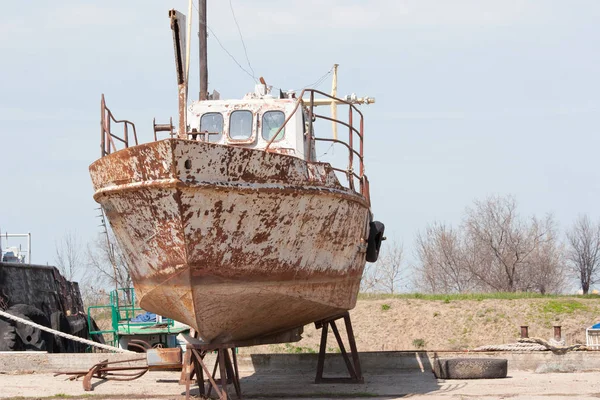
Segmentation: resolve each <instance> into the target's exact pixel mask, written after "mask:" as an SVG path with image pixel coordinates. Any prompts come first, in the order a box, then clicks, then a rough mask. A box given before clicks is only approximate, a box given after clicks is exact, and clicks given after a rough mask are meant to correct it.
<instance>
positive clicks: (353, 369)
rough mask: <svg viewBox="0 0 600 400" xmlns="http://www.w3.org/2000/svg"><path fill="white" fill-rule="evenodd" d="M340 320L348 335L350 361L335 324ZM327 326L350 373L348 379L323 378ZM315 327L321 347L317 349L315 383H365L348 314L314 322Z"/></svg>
mask: <svg viewBox="0 0 600 400" xmlns="http://www.w3.org/2000/svg"><path fill="white" fill-rule="evenodd" d="M342 318H343V319H344V323H345V324H346V333H347V334H348V343H349V345H350V352H351V355H352V360H350V358H349V357H348V353H347V352H346V348H345V347H344V342H343V341H342V337H341V336H340V332H339V331H338V328H337V326H336V324H335V321H337V320H338V319H342ZM329 326H331V330H332V331H333V334H334V335H335V338H336V340H337V342H338V345H339V346H340V352H341V353H342V357H343V358H344V362H345V363H346V368H348V372H349V373H350V377H349V378H341V377H340V378H323V368H324V366H325V353H326V351H327V334H328V333H329V332H328V330H329V329H328V328H329ZM315 327H316V328H317V329H321V347H320V349H319V361H318V364H317V376H316V378H315V383H365V380H364V378H363V376H362V371H361V369H360V360H359V359H358V350H357V349H356V341H355V340H354V331H353V330H352V322H350V314H349V313H348V312H345V313H343V314H339V315H336V316H334V317H331V318H327V319H324V320H321V321H317V322H315Z"/></svg>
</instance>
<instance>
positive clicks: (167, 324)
mask: <svg viewBox="0 0 600 400" xmlns="http://www.w3.org/2000/svg"><path fill="white" fill-rule="evenodd" d="M109 301H110V304H108V305H102V306H90V307H88V312H87V318H88V326H89V327H90V328H89V329H90V331H89V334H90V336H91V335H96V334H102V335H105V339H106V341H107V344H110V345H112V346H115V347H119V348H122V349H129V350H133V351H136V350H140V349H141V348H142V346H140V344H139V343H140V341H143V342H145V343H147V344H148V345H150V346H151V347H159V346H160V347H176V346H179V345H180V343H179V341H178V340H177V335H179V334H180V333H185V332H187V331H189V329H190V327H189V326H187V325H183V324H181V323H178V322H176V321H174V320H172V319H169V318H162V317H161V316H159V315H156V314H150V313H147V312H146V311H145V310H143V309H142V308H140V307H136V306H135V304H136V302H135V292H134V290H133V288H121V289H115V290H113V291H111V292H110V294H109ZM108 313H109V314H110V320H111V325H110V329H100V328H99V329H100V330H93V328H92V324H91V323H90V322H91V321H90V319H91V318H92V317H93V318H94V319H95V320H96V321H97V322H98V321H99V320H101V319H102V318H100V317H101V314H104V315H103V316H104V317H106V314H108ZM92 314H94V315H92ZM106 336H109V337H108V338H107V337H106ZM132 341H133V342H132Z"/></svg>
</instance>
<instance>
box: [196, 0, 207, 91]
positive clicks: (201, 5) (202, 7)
mask: <svg viewBox="0 0 600 400" xmlns="http://www.w3.org/2000/svg"><path fill="white" fill-rule="evenodd" d="M198 38H199V39H200V40H199V41H198V42H199V55H200V96H199V99H200V100H207V98H208V52H207V49H206V44H207V38H208V34H207V32H206V0H198Z"/></svg>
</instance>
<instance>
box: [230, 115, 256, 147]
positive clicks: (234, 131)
mask: <svg viewBox="0 0 600 400" xmlns="http://www.w3.org/2000/svg"><path fill="white" fill-rule="evenodd" d="M252 120H253V118H252V112H251V111H246V110H239V111H234V112H232V113H231V115H230V117H229V137H230V138H231V139H233V140H248V139H250V138H251V137H252V122H253V121H252Z"/></svg>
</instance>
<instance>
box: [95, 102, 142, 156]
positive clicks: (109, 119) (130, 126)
mask: <svg viewBox="0 0 600 400" xmlns="http://www.w3.org/2000/svg"><path fill="white" fill-rule="evenodd" d="M100 113H101V117H100V126H101V128H100V129H101V133H100V135H101V136H100V148H101V150H100V151H101V157H104V156H107V155H109V154H110V153H112V152H113V151H117V150H119V148H118V147H117V143H120V145H121V146H122V147H124V148H127V147H129V133H130V131H131V132H132V133H133V140H134V142H135V145H136V146H137V144H138V139H137V132H136V130H135V124H134V123H133V122H131V121H127V120H124V119H122V120H118V119H116V118H115V117H114V115H113V113H112V112H111V111H110V110H109V108H108V107H106V102H105V101H104V95H102V101H101V102H100ZM112 123H114V124H117V125H121V126H122V127H123V134H122V136H120V135H117V134H115V133H113V131H112V130H111V124H112Z"/></svg>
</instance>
